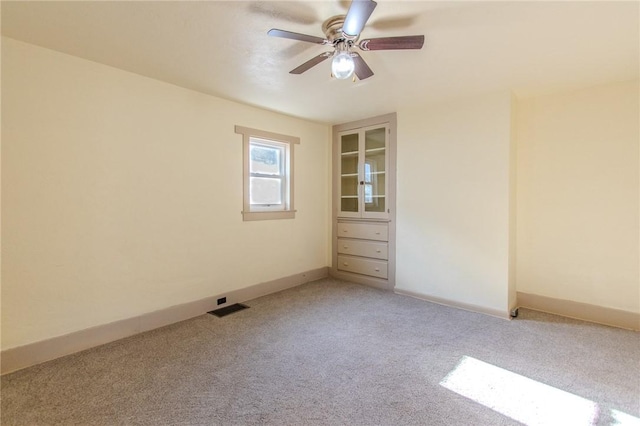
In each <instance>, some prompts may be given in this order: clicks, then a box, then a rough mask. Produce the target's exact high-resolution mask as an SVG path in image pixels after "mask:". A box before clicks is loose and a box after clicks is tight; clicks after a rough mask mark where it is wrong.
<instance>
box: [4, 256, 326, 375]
mask: <svg viewBox="0 0 640 426" xmlns="http://www.w3.org/2000/svg"><path fill="white" fill-rule="evenodd" d="M328 269H329V268H327V267H323V268H318V269H313V270H310V271H306V272H303V273H300V274H295V275H291V276H288V277H284V278H280V279H277V280H273V281H268V282H264V283H260V284H256V285H253V286H250V287H246V288H243V289H240V290H234V291H229V292H225V293H224V294H220V295H216V296H211V297H207V298H204V299H201V300H196V301H194V302H189V303H184V304H181V305H175V306H170V307H168V308H165V309H161V310H158V311H155V312H150V313H146V314H143V315H140V316H137V317H133V318H127V319H124V320H120V321H115V322H112V323H109V324H103V325H99V326H96V327H91V328H87V329H84V330H80V331H76V332H73V333H69V334H65V335H63V336H57V337H52V338H50V339H47V340H41V341H39V342H34V343H30V344H27V345H24V346H18V347H15V348H9V349H6V350H3V351H2V352H1V353H0V360H1V363H0V373H1V374H6V373H10V372H12V371H16V370H20V369H23V368H26V367H29V366H32V365H36V364H40V363H42V362H45V361H50V360H52V359H55V358H60V357H62V356H65V355H69V354H72V353H75V352H79V351H83V350H85V349H89V348H92V347H95V346H99V345H102V344H105V343H109V342H113V341H115V340H118V339H122V338H125V337H129V336H133V335H134V334H138V333H142V332H144V331H149V330H153V329H155V328H158V327H163V326H165V325H169V324H173V323H176V322H180V321H184V320H187V319H190V318H193V317H197V316H199V315H203V314H205V313H207V312H208V311H211V310H214V309H217V308H223V307H225V306H228V305H232V304H234V303H240V302H245V301H247V300H251V299H255V298H257V297H261V296H266V295H267V294H271V293H276V292H278V291H282V290H286V289H288V288H292V287H296V286H298V285H301V284H304V283H308V282H311V281H315V280H319V279H321V278H326V277H327V276H328V275H329V272H328ZM220 297H226V298H227V303H225V304H221V305H218V304H217V300H218V298H220Z"/></svg>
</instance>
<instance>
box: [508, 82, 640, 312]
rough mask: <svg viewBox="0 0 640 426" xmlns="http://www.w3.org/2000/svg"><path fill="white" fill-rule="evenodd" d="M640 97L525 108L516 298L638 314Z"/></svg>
mask: <svg viewBox="0 0 640 426" xmlns="http://www.w3.org/2000/svg"><path fill="white" fill-rule="evenodd" d="M638 95H639V93H638V82H637V81H636V82H628V83H619V84H611V85H607V86H600V87H595V88H590V89H584V90H580V91H575V92H571V93H566V94H559V95H551V96H543V97H538V98H533V99H527V100H521V101H520V102H519V103H518V116H517V117H518V126H517V128H518V135H517V140H518V164H517V167H518V178H517V182H518V188H517V189H518V190H517V194H518V195H517V197H518V201H517V204H518V210H517V217H518V227H517V239H518V244H517V265H518V268H517V270H518V273H517V286H518V291H520V292H524V293H530V294H535V295H541V296H547V297H552V298H557V299H565V300H571V301H576V302H582V303H588V304H593V305H599V306H604V307H609V308H617V309H621V310H626V311H631V312H640V283H639V280H638V271H639V257H640V253H639V251H638V236H639V229H638V228H639V222H638V220H639V212H638V203H639V185H638V183H639V181H638V179H639V176H638V155H639V153H638V144H639V140H640V131H639V127H640V124H639V108H638V102H639V101H638V99H639V97H638Z"/></svg>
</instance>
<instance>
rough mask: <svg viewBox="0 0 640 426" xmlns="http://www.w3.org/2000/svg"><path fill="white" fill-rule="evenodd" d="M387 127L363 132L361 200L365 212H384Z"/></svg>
mask: <svg viewBox="0 0 640 426" xmlns="http://www.w3.org/2000/svg"><path fill="white" fill-rule="evenodd" d="M386 158H387V129H386V128H385V127H380V128H376V129H370V130H365V132H364V163H363V166H364V170H363V179H362V181H363V186H364V191H363V196H364V197H363V202H364V211H365V212H376V213H385V212H386V209H387V207H386V193H387V191H386V186H387V185H386V181H387V179H386V171H387V162H386Z"/></svg>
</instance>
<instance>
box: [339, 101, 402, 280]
mask: <svg viewBox="0 0 640 426" xmlns="http://www.w3.org/2000/svg"><path fill="white" fill-rule="evenodd" d="M381 126H387V128H388V130H387V134H386V156H385V157H386V158H385V162H386V166H385V168H386V170H385V171H386V173H385V178H386V182H385V187H386V189H385V197H386V198H385V202H386V206H385V210H386V213H385V215H384V217H376V216H375V215H374V216H364V217H362V216H360V214H359V213H356V214H355V215H353V213H351V214H349V213H350V212H341V203H340V195H341V192H342V187H341V184H342V182H341V175H340V174H341V167H342V165H341V152H340V148H341V146H340V144H341V138H340V135H341V134H349V133H357V132H360V131H361V130H364V129H365V128H366V129H372V128H373V129H375V128H379V127H381ZM396 144H397V115H396V113H390V114H385V115H380V116H377V117H372V118H368V119H364V120H358V121H354V122H350V123H344V124H338V125H335V126H333V128H332V157H331V158H332V162H331V164H332V173H331V176H332V197H331V199H332V209H331V213H332V214H331V216H332V257H331V259H332V266H331V270H330V271H331V275H332V276H334V277H336V278H338V279H344V280H348V281H352V282H357V283H360V284H366V285H370V286H373V287H377V288H381V289H385V290H392V289H393V288H394V287H395V269H396V268H395V265H396V262H395V258H396V254H395V253H396V249H395V247H396V226H395V220H396V212H395V208H396V167H395V165H396ZM345 213H346V214H345ZM368 213H373V212H368ZM338 223H372V224H373V223H380V224H383V223H384V224H387V225H388V232H389V236H388V274H387V279H382V278H375V277H370V276H365V275H360V274H356V273H349V272H345V271H340V270H338V238H339V237H340V236H339V235H338Z"/></svg>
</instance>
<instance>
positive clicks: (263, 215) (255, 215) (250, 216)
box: [242, 210, 296, 222]
mask: <svg viewBox="0 0 640 426" xmlns="http://www.w3.org/2000/svg"><path fill="white" fill-rule="evenodd" d="M295 217H296V210H287V211H282V212H242V220H243V221H245V222H246V221H251V220H274V219H294V218H295Z"/></svg>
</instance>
